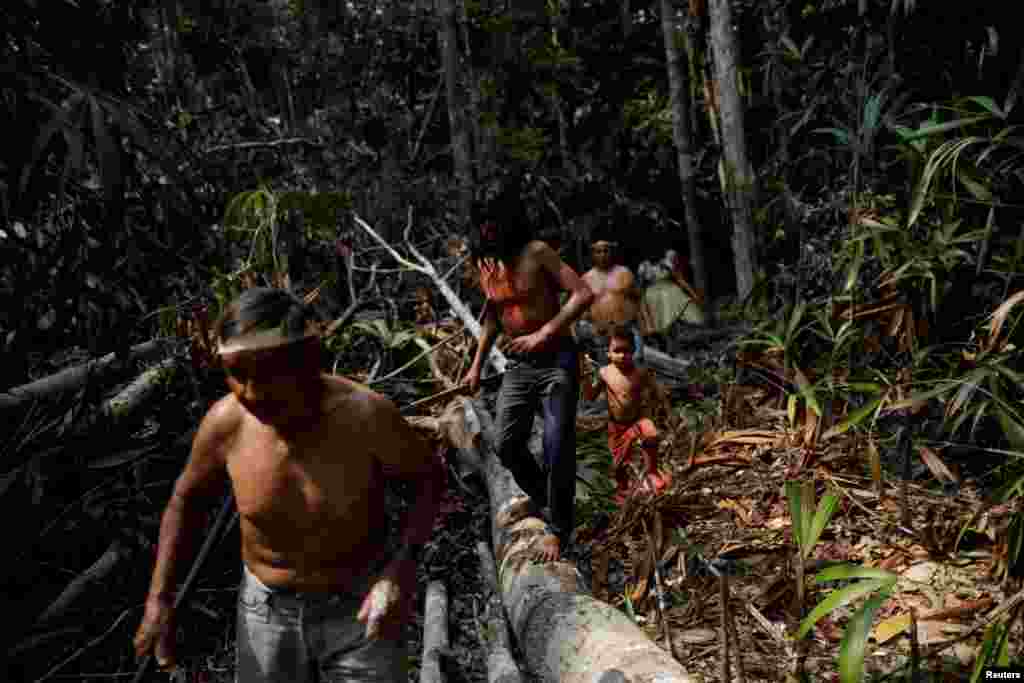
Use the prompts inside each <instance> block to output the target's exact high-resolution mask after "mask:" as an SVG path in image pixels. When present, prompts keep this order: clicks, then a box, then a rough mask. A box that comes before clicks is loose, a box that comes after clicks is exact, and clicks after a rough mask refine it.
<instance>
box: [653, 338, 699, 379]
mask: <svg viewBox="0 0 1024 683" xmlns="http://www.w3.org/2000/svg"><path fill="white" fill-rule="evenodd" d="M641 362H642V363H643V364H644V365H646V366H647V367H649V368H650V369H651V370H654V372H655V374H658V375H664V376H666V377H671V378H672V379H676V380H679V381H682V382H685V381H686V380H687V379H688V375H687V373H686V371H687V370H688V369H689V367H690V362H689V361H685V360H681V359H679V358H674V357H672V356H670V355H668V354H667V353H665V352H664V351H659V350H658V349H656V348H654V347H653V346H648V345H644V351H643V357H642V359H641Z"/></svg>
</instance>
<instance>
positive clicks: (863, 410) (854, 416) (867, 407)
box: [821, 397, 882, 439]
mask: <svg viewBox="0 0 1024 683" xmlns="http://www.w3.org/2000/svg"><path fill="white" fill-rule="evenodd" d="M881 403H882V399H881V397H879V398H875V399H872V400H870V401H868V402H867V403H865V404H864V405H862V406H861V407H860V408H857V410H855V411H853V412H852V413H850V414H849V415H848V416H847V417H846V419H845V420H843V421H841V422H839V423H837V424H835V425H833V426H832V427H831V428H830V429H829V430H828V431H826V432H825V433H824V434H822V436H821V438H822V439H828V438H831V437H833V436H837V435H839V434H843V433H845V432H846V431H848V430H849V429H850V427H855V426H857V425H858V424H860V423H861V422H863V421H864V419H865V418H867V417H868V416H869V415H872V414H873V413H875V412H876V411H877V410H878V406H879V405H881Z"/></svg>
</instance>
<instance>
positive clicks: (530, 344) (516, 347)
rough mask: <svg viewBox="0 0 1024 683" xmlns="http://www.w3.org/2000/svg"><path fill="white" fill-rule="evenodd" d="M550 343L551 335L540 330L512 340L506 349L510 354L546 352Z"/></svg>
mask: <svg viewBox="0 0 1024 683" xmlns="http://www.w3.org/2000/svg"><path fill="white" fill-rule="evenodd" d="M550 342H551V335H550V334H547V333H546V332H544V331H543V329H540V330H537V331H536V332H532V333H530V334H524V335H523V336H522V337H514V338H512V339H510V340H509V342H508V344H507V346H506V348H507V350H508V351H509V352H510V353H533V352H535V351H543V350H545V347H547V346H548V345H549V344H550Z"/></svg>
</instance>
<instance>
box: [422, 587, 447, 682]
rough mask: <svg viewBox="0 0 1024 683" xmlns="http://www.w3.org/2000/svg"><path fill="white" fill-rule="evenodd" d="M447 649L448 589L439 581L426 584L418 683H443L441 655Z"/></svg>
mask: <svg viewBox="0 0 1024 683" xmlns="http://www.w3.org/2000/svg"><path fill="white" fill-rule="evenodd" d="M447 649H448V589H447V588H446V587H445V585H444V583H443V582H441V581H431V582H430V583H429V584H427V597H426V599H425V601H424V606H423V658H422V659H421V660H420V683H444V681H445V676H444V672H443V670H442V669H441V655H442V653H443V652H444V651H445V650H447Z"/></svg>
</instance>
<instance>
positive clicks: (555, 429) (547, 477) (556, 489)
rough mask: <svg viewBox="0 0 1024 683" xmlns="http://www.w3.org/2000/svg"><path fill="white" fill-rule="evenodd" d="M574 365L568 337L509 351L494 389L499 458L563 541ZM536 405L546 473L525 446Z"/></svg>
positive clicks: (572, 443)
mask: <svg viewBox="0 0 1024 683" xmlns="http://www.w3.org/2000/svg"><path fill="white" fill-rule="evenodd" d="M578 363H579V353H578V351H577V349H576V344H575V342H573V340H572V339H571V338H568V337H567V338H565V339H564V341H563V342H562V343H561V346H560V347H559V348H558V349H557V350H555V351H552V352H545V353H531V354H523V355H509V367H508V369H507V371H506V373H505V377H504V379H503V380H502V383H501V390H500V391H499V393H498V410H497V412H498V415H497V432H498V442H497V452H498V458H499V459H500V460H501V462H502V464H503V465H504V466H505V467H506V468H508V470H509V471H510V472H511V473H512V476H513V477H515V480H516V483H517V484H519V487H520V488H522V489H523V491H524V492H525V493H526V495H528V496H530V498H531V499H532V500H533V502H534V503H535V504H536V505H537V506H538V507H541V508H543V507H545V506H547V507H550V509H551V519H550V520H549V521H550V523H551V527H552V530H553V531H554V532H555V534H556V535H557V536H558V538H559V540H560V541H561V542H562V543H563V545H564V544H566V543H568V540H569V536H570V535H571V534H572V530H573V517H574V512H575V509H574V501H575V497H576V401H577V399H578V397H579V374H578V373H579V366H578ZM538 408H540V409H541V410H542V411H543V415H544V440H543V444H544V463H545V465H546V468H545V469H546V470H547V472H546V473H545V471H544V470H543V469H542V468H541V467H540V466H539V465H538V464H537V461H536V460H535V459H534V457H533V455H532V454H531V453H530V451H529V450H528V448H527V444H528V442H529V439H530V431H531V429H532V427H533V416H534V414H535V413H536V412H537V409H538Z"/></svg>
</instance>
